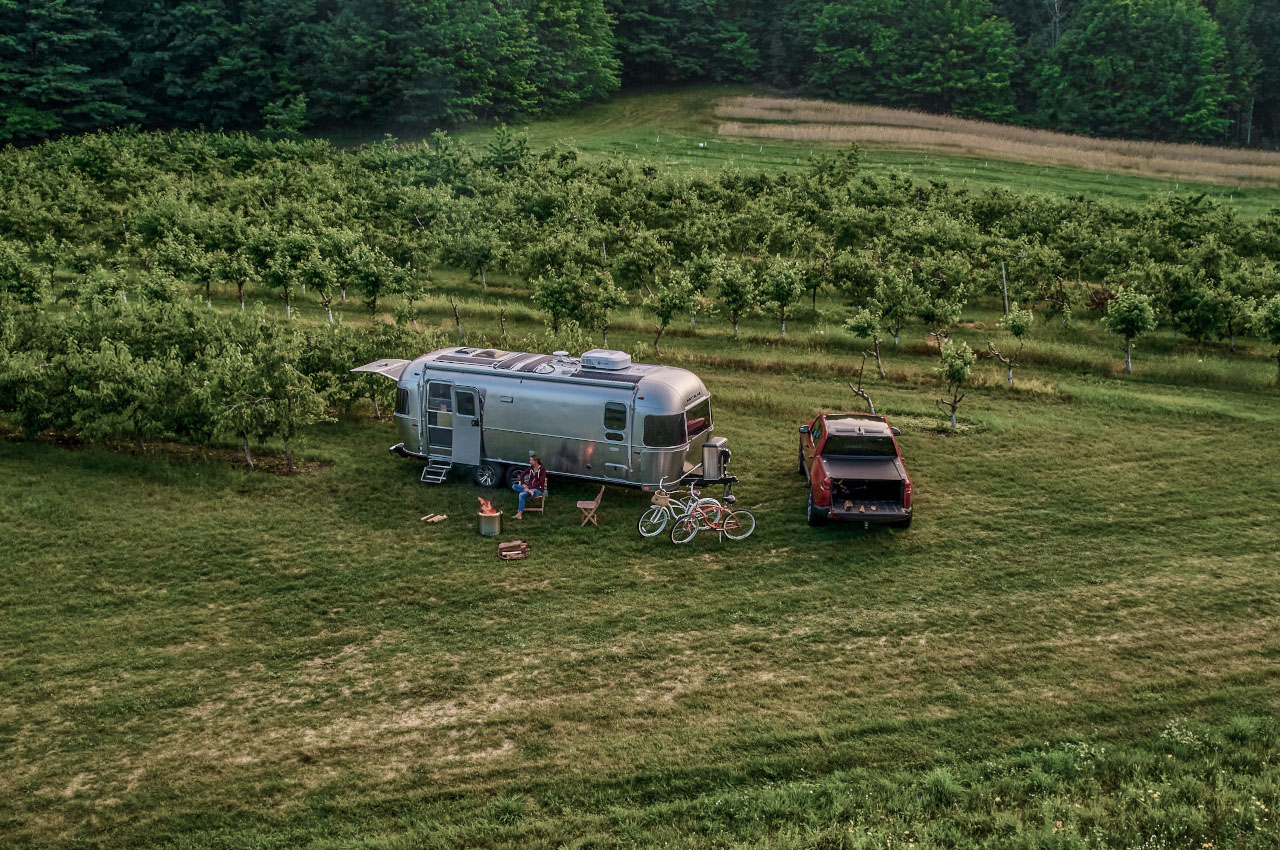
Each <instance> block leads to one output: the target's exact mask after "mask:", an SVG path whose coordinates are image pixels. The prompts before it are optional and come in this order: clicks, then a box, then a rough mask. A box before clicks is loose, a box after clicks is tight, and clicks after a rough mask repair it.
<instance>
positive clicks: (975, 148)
mask: <svg viewBox="0 0 1280 850" xmlns="http://www.w3.org/2000/svg"><path fill="white" fill-rule="evenodd" d="M714 114H715V118H716V122H717V123H716V131H717V133H718V134H719V135H721V136H726V137H737V138H753V139H774V140H779V141H791V142H838V143H849V142H856V143H858V144H861V145H867V146H872V147H900V148H907V149H912V150H922V151H937V152H939V153H945V154H952V155H965V156H990V157H994V158H998V159H1005V160H1016V161H1022V162H1030V163H1053V164H1060V165H1071V166H1076V167H1078V168H1087V169H1090V170H1094V171H1112V172H1125V173H1130V174H1140V175H1146V176H1151V177H1163V178H1171V179H1178V180H1188V181H1200V182H1209V183H1221V184H1226V185H1233V186H1280V152H1275V151H1258V150H1238V149H1234V148H1219V147H1211V146H1208V145H1187V144H1172V143H1167V142H1145V141H1125V140H1120V139H1095V138H1091V137H1089V136H1077V135H1071V134H1069V133H1055V132H1051V131H1049V130H1032V129H1028V128H1026V127H1014V126H1010V125H1007V124H994V123H990V122H986V121H973V120H969V119H965V118H955V117H952V116H948V115H932V114H929V113H925V112H913V111H910V110H906V109H892V108H890V107H885V106H859V105H855V104H845V103H832V102H829V101H823V100H804V99H799V98H783V97H762V96H757V95H747V96H739V97H729V98H724V99H722V100H720V101H719V102H718V103H717V104H716V106H715V111H714Z"/></svg>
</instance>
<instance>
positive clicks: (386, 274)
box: [339, 243, 405, 316]
mask: <svg viewBox="0 0 1280 850" xmlns="http://www.w3.org/2000/svg"><path fill="white" fill-rule="evenodd" d="M343 266H344V267H343V268H342V269H340V270H339V274H344V275H345V278H346V280H347V281H348V282H349V283H350V284H351V285H352V286H354V287H355V288H356V290H357V291H359V292H362V293H363V294H364V298H363V299H362V301H363V303H364V305H365V306H366V307H368V308H369V315H371V316H377V315H378V300H379V299H381V298H385V297H387V296H389V295H395V294H396V293H398V292H399V291H400V290H401V288H402V287H403V286H404V280H405V276H404V274H403V272H402V270H401V269H400V268H399V267H398V266H396V264H395V262H394V261H393V260H392V259H391V258H390V257H388V256H387V255H386V254H384V253H382V251H380V250H379V249H377V248H374V247H371V246H369V245H365V244H363V243H361V244H357V245H356V246H355V247H354V248H353V249H352V251H351V254H350V255H349V256H348V257H347V258H346V260H345V262H344V263H343Z"/></svg>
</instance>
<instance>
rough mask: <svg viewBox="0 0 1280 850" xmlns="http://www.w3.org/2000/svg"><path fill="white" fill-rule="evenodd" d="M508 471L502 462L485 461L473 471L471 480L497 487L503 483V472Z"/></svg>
mask: <svg viewBox="0 0 1280 850" xmlns="http://www.w3.org/2000/svg"><path fill="white" fill-rule="evenodd" d="M504 472H506V470H505V469H503V468H502V464H500V463H493V462H491V461H484V462H483V463H481V464H480V465H479V466H477V467H476V468H475V469H474V470H472V472H471V480H472V481H474V482H475V483H476V484H478V485H480V486H481V487H497V486H498V485H499V484H501V483H502V474H503V473H504Z"/></svg>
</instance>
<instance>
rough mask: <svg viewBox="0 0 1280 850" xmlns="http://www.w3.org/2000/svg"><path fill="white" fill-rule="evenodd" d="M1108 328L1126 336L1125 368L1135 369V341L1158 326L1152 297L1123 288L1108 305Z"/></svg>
mask: <svg viewBox="0 0 1280 850" xmlns="http://www.w3.org/2000/svg"><path fill="white" fill-rule="evenodd" d="M1106 326H1107V330H1109V331H1110V332H1111V333H1113V334H1119V335H1120V336H1122V337H1124V368H1125V371H1126V372H1132V371H1133V341H1134V340H1135V339H1137V338H1138V337H1139V336H1141V335H1142V334H1145V333H1150V332H1151V331H1153V330H1155V328H1156V311H1155V308H1153V307H1152V306H1151V299H1150V298H1148V297H1147V296H1145V295H1142V294H1141V293H1138V292H1134V291H1133V290H1132V289H1122V290H1120V294H1119V295H1117V296H1116V297H1115V300H1114V301H1112V302H1111V304H1110V305H1109V306H1108V307H1107V318H1106Z"/></svg>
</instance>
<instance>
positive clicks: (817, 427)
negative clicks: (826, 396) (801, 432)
mask: <svg viewBox="0 0 1280 850" xmlns="http://www.w3.org/2000/svg"><path fill="white" fill-rule="evenodd" d="M809 436H811V437H813V444H814V445H815V446H816V445H818V444H820V443H821V442H822V417H821V416H819V417H818V418H817V419H815V420H813V428H811V429H810V430H809Z"/></svg>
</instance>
